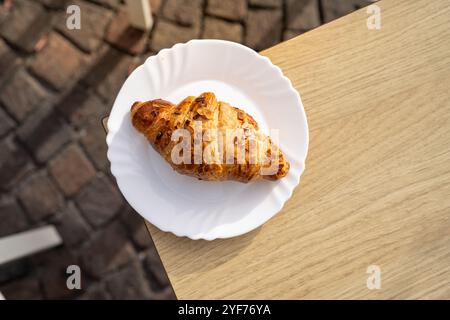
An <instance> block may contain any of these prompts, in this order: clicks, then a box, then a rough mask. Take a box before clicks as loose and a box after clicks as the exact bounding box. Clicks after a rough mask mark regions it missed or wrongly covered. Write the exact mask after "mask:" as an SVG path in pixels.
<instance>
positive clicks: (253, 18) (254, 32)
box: [245, 9, 282, 50]
mask: <svg viewBox="0 0 450 320" xmlns="http://www.w3.org/2000/svg"><path fill="white" fill-rule="evenodd" d="M281 29H282V12H281V10H265V9H255V10H250V11H249V14H248V17H247V34H246V41H245V42H246V44H247V45H248V46H249V47H251V48H254V49H255V50H262V49H266V48H269V47H271V46H273V45H275V44H277V43H278V42H280V40H281V31H282V30H281Z"/></svg>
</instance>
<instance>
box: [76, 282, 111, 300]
mask: <svg viewBox="0 0 450 320" xmlns="http://www.w3.org/2000/svg"><path fill="white" fill-rule="evenodd" d="M110 299H111V295H110V294H109V292H108V291H107V289H106V284H105V283H103V282H100V283H96V284H94V285H90V286H89V288H87V289H86V290H85V291H84V293H83V295H82V296H81V297H80V300H110Z"/></svg>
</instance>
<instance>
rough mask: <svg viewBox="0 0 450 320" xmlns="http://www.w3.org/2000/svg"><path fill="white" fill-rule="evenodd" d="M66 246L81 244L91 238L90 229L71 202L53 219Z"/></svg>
mask: <svg viewBox="0 0 450 320" xmlns="http://www.w3.org/2000/svg"><path fill="white" fill-rule="evenodd" d="M52 223H54V224H55V226H56V228H57V229H58V233H59V234H60V235H61V238H62V239H63V242H64V244H65V245H66V246H74V245H77V244H80V243H81V242H83V241H85V240H86V239H88V238H89V235H90V230H91V229H90V227H89V225H88V224H87V222H86V221H85V220H84V218H83V217H82V216H81V214H80V212H79V211H78V209H77V208H76V207H75V205H74V204H73V203H71V202H69V203H68V205H67V206H66V207H65V208H64V209H63V210H62V211H61V212H60V213H59V214H58V215H57V216H56V217H55V218H53V219H52Z"/></svg>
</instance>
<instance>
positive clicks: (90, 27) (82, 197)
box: [0, 0, 369, 299]
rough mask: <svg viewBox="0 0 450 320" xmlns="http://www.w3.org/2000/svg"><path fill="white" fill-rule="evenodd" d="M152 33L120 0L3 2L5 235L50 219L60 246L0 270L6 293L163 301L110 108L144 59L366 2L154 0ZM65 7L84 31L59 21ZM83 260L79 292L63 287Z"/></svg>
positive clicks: (0, 74) (260, 43) (0, 226)
mask: <svg viewBox="0 0 450 320" xmlns="http://www.w3.org/2000/svg"><path fill="white" fill-rule="evenodd" d="M149 1H150V2H151V6H152V9H153V14H154V15H155V16H154V18H155V25H154V28H153V30H152V31H151V32H150V33H143V32H140V31H138V30H135V29H133V28H131V27H130V26H129V24H128V20H127V15H126V13H125V11H124V8H123V4H122V1H120V0H92V1H83V0H73V1H68V2H66V3H65V1H61V0H39V1H37V0H36V1H31V0H12V1H11V0H0V150H1V153H0V190H1V198H0V237H2V236H6V235H9V234H12V233H16V232H20V231H23V230H27V229H30V228H33V227H36V226H39V225H44V224H49V223H51V224H55V225H56V226H57V228H58V231H59V233H60V234H61V236H62V238H63V240H64V245H63V246H60V247H58V248H56V249H52V250H49V251H46V252H44V253H40V254H37V255H34V256H32V257H28V258H25V259H21V260H17V261H14V262H12V263H9V264H6V265H3V266H0V291H1V292H2V293H3V295H4V296H5V297H6V298H7V299H20V298H22V299H28V298H30V299H52V298H63V299H72V298H80V299H90V298H96V299H117V298H122V299H127V298H128V299H168V298H173V297H174V295H173V292H172V290H171V288H170V285H169V282H168V280H167V278H166V275H165V273H164V270H163V268H162V266H161V263H160V260H159V257H158V255H157V254H156V252H155V250H154V247H153V244H152V242H151V240H150V238H149V237H148V234H147V231H146V229H145V226H144V224H143V221H142V219H141V218H140V217H139V216H138V215H137V214H136V213H135V212H133V210H132V209H130V207H129V206H128V205H127V204H126V202H125V201H124V200H123V198H122V197H121V195H120V193H119V191H118V190H117V188H116V185H115V181H114V178H113V177H112V176H111V174H110V173H109V164H108V161H107V159H106V145H105V133H104V132H103V129H102V127H101V125H100V120H99V119H100V118H101V117H102V116H103V115H106V114H107V113H108V111H109V109H110V107H111V105H112V102H113V99H114V98H115V96H116V94H117V92H118V90H119V89H120V86H121V84H122V82H123V81H124V79H125V78H126V77H127V75H128V74H129V73H130V72H131V71H132V70H133V69H134V68H135V67H136V66H137V65H139V64H140V63H142V62H143V61H144V60H145V58H146V57H148V56H150V55H152V54H154V53H156V52H158V51H159V50H160V49H162V48H166V47H170V46H172V45H173V44H175V43H177V42H185V41H187V40H189V39H192V38H221V39H228V40H233V41H237V42H241V43H244V44H246V45H248V46H250V47H252V48H254V49H256V50H261V49H265V48H268V47H270V46H272V45H275V44H277V43H279V42H280V41H282V40H285V39H288V38H291V37H293V36H295V35H297V34H300V33H303V32H305V31H308V30H310V29H313V28H315V27H317V26H319V25H320V24H322V23H324V22H328V21H330V20H333V19H335V18H338V17H339V16H342V15H345V14H347V13H349V12H351V11H353V10H355V9H357V8H359V7H362V6H365V5H367V4H368V3H369V1H368V0H342V1H339V0H320V1H319V0H159V1H158V0H149ZM67 4H77V5H79V6H80V8H81V17H82V20H81V30H72V31H71V30H68V29H67V28H66V17H67V16H66V13H65V9H66V6H67ZM71 264H78V265H80V267H81V270H82V275H83V278H82V290H72V291H70V290H68V289H67V287H66V273H65V271H66V268H67V266H68V265H71Z"/></svg>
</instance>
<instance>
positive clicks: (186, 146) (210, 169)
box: [131, 92, 289, 182]
mask: <svg viewBox="0 0 450 320" xmlns="http://www.w3.org/2000/svg"><path fill="white" fill-rule="evenodd" d="M131 120H132V124H133V126H134V127H135V128H136V129H137V130H138V131H139V132H141V133H142V134H143V135H144V136H145V137H146V138H147V140H148V141H149V142H150V143H151V145H152V146H153V148H154V149H155V150H156V151H157V152H158V153H159V154H160V155H161V156H162V157H163V158H164V159H165V160H166V161H167V162H168V163H169V164H170V165H171V166H172V167H173V169H175V170H176V171H177V172H179V173H181V174H184V175H189V176H193V177H196V178H198V179H200V180H209V181H224V180H234V181H240V182H249V181H253V180H257V179H261V178H263V179H267V180H277V179H280V178H282V177H284V176H286V174H287V173H288V171H289V163H288V162H287V161H286V159H285V156H284V155H283V153H282V151H281V150H280V149H279V148H278V147H277V145H276V144H275V143H273V142H272V140H271V138H270V137H268V136H267V135H265V134H263V133H262V132H261V131H260V130H259V128H258V124H257V122H256V121H255V120H254V119H253V118H252V117H251V116H250V115H249V114H247V113H246V112H244V111H243V110H241V109H239V108H235V107H232V106H230V105H229V104H228V103H226V102H220V101H217V99H216V96H215V95H214V93H211V92H205V93H203V94H201V95H200V96H198V97H193V96H189V97H187V98H185V99H184V100H183V101H182V102H181V103H179V104H178V105H174V104H172V103H171V102H168V101H165V100H162V99H156V100H151V101H147V102H135V103H134V104H133V105H132V107H131ZM180 132H181V133H182V134H181V133H180ZM230 132H231V133H230ZM225 142H228V143H225ZM224 145H225V147H224ZM268 158H270V159H269V160H268ZM180 159H181V160H180Z"/></svg>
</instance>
